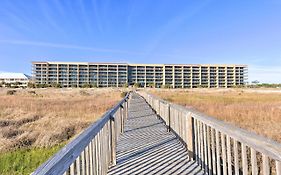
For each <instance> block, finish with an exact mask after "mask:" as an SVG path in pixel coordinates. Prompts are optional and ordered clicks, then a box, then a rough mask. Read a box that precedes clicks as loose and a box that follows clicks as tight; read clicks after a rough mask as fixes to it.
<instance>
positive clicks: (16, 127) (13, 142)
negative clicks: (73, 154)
mask: <svg viewBox="0 0 281 175" xmlns="http://www.w3.org/2000/svg"><path fill="white" fill-rule="evenodd" d="M120 99H121V96H120V91H119V90H118V89H35V90H16V91H15V92H13V93H12V92H11V90H7V89H1V88H0V152H3V151H7V150H14V149H17V148H29V147H42V146H53V145H56V144H58V143H62V142H65V141H66V140H68V139H69V138H71V137H73V136H74V135H76V134H78V133H80V132H81V131H82V130H83V129H84V128H86V127H88V126H89V125H90V124H91V123H93V122H94V121H95V120H97V119H98V118H99V117H100V116H101V115H102V114H103V113H104V112H105V111H106V110H108V109H109V108H111V107H112V106H113V105H114V104H116V103H117V102H118V101H119V100H120Z"/></svg>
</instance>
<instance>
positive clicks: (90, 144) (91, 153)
mask: <svg viewBox="0 0 281 175" xmlns="http://www.w3.org/2000/svg"><path fill="white" fill-rule="evenodd" d="M89 153H90V160H89V161H90V174H91V175H92V174H93V144H92V141H90V143H89Z"/></svg>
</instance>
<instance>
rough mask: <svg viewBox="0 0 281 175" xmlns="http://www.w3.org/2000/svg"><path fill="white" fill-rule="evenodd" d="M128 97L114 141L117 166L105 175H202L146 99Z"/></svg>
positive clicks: (133, 96)
mask: <svg viewBox="0 0 281 175" xmlns="http://www.w3.org/2000/svg"><path fill="white" fill-rule="evenodd" d="M131 98H132V99H131V100H130V103H129V111H128V112H129V115H128V118H127V121H125V130H124V133H123V134H121V135H120V136H119V139H118V141H117V164H116V165H115V166H113V167H111V168H110V169H109V171H108V174H112V175H115V174H116V175H118V174H120V175H121V174H198V175H199V174H204V172H202V171H201V168H200V167H199V166H198V165H197V164H196V163H195V162H194V161H189V158H188V152H187V150H186V148H185V146H184V145H183V144H182V143H181V142H180V140H179V139H178V138H177V136H176V135H175V134H174V133H173V132H168V131H167V127H166V126H165V124H164V122H163V121H162V120H160V119H159V118H158V117H157V115H156V114H155V112H154V111H153V110H152V108H151V107H150V106H149V105H148V104H147V103H146V102H145V100H144V99H143V98H142V97H140V96H139V95H137V94H134V95H132V97H131Z"/></svg>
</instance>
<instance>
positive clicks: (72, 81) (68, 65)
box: [32, 62, 248, 88]
mask: <svg viewBox="0 0 281 175" xmlns="http://www.w3.org/2000/svg"><path fill="white" fill-rule="evenodd" d="M32 65H33V66H32V67H33V68H32V72H33V78H34V80H35V82H36V83H38V84H52V83H59V84H61V85H62V86H63V87H74V86H75V87H76V86H83V85H84V84H92V85H95V86H97V87H122V86H124V85H134V84H136V83H138V84H139V85H140V86H141V87H170V88H199V87H204V88H230V87H235V86H239V85H244V84H245V83H246V81H247V73H248V68H247V66H246V65H204V64H198V65H197V64H196V65H195V64H181V65H179V64H178V65H176V64H126V63H84V62H81V63H80V62H32Z"/></svg>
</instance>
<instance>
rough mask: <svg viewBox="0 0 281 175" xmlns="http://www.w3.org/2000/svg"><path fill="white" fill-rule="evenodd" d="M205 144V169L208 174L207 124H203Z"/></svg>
mask: <svg viewBox="0 0 281 175" xmlns="http://www.w3.org/2000/svg"><path fill="white" fill-rule="evenodd" d="M203 143H204V156H205V157H204V169H205V172H206V173H208V148H207V131H206V124H203Z"/></svg>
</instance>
